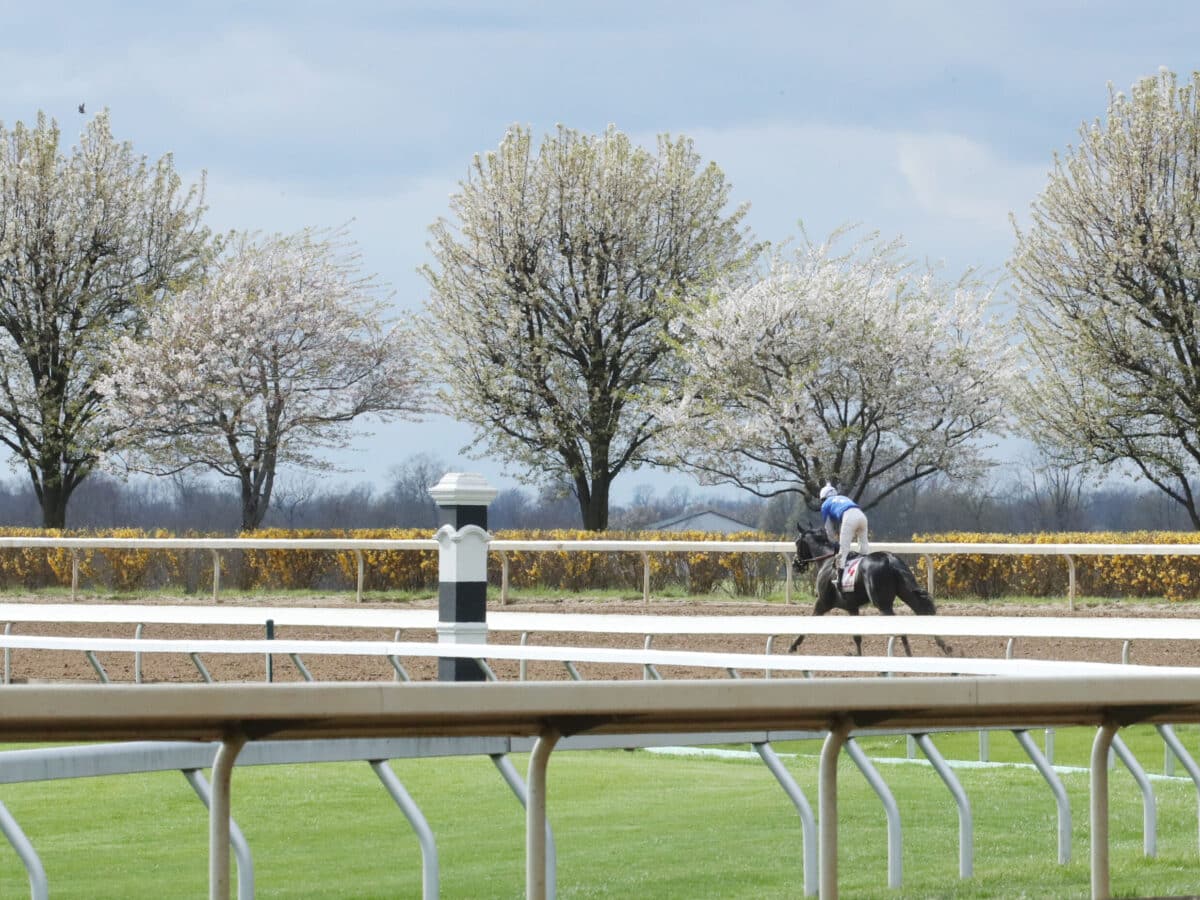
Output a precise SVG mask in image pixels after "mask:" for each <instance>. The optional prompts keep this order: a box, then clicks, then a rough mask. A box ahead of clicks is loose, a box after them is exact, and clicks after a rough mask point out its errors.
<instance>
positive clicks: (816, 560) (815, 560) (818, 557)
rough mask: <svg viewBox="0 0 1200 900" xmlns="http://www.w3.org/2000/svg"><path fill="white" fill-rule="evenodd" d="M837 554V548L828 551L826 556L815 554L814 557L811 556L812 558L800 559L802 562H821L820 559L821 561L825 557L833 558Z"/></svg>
mask: <svg viewBox="0 0 1200 900" xmlns="http://www.w3.org/2000/svg"><path fill="white" fill-rule="evenodd" d="M835 556H837V551H836V550H830V551H829V552H828V553H826V554H825V555H824V556H813V557H810V558H808V559H802V560H800V562H806V563H814V562H820V561H821V560H823V559H832V558H833V557H835Z"/></svg>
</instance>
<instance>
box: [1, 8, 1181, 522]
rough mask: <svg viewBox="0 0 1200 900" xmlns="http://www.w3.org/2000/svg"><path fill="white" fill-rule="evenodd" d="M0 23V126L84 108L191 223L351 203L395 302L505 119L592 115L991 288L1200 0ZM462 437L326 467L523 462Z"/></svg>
mask: <svg viewBox="0 0 1200 900" xmlns="http://www.w3.org/2000/svg"><path fill="white" fill-rule="evenodd" d="M0 22H2V23H3V27H0V121H2V122H3V123H4V125H5V126H7V127H11V126H12V125H13V124H14V123H15V122H17V121H22V122H26V123H32V122H33V121H34V120H35V119H36V116H37V114H38V112H39V111H43V112H45V113H46V114H47V115H48V116H51V117H53V118H54V119H55V120H57V122H58V123H59V125H60V126H61V127H62V130H63V135H64V143H66V144H72V145H73V144H74V143H75V140H76V139H77V137H78V135H79V132H80V131H81V130H82V127H83V125H84V123H85V121H86V120H87V119H88V118H89V117H90V116H91V115H92V114H93V113H94V112H95V111H98V110H99V109H101V108H107V109H108V110H109V111H110V115H111V119H112V129H113V133H114V136H115V137H116V138H117V139H118V140H122V141H125V140H127V141H130V142H131V143H132V144H133V146H134V149H135V150H136V151H137V152H138V153H140V154H144V155H146V156H147V157H149V158H151V159H157V158H158V157H160V156H162V155H163V154H165V153H171V154H172V155H173V158H174V161H175V165H176V167H177V169H178V170H179V172H180V173H181V174H182V175H183V177H184V178H185V180H187V181H189V182H194V181H198V180H199V179H200V178H201V177H204V178H205V179H206V184H207V204H208V207H209V211H208V224H209V225H210V226H211V227H213V228H214V229H217V230H221V231H223V230H227V229H238V230H249V231H254V230H260V231H265V232H293V231H298V230H300V229H302V228H305V227H308V226H338V225H343V224H346V223H349V225H348V230H349V233H350V235H351V237H352V238H353V239H354V240H355V241H356V243H357V244H358V247H359V249H360V250H361V252H362V259H363V266H364V269H365V270H366V271H368V272H372V273H375V274H376V275H377V276H378V278H379V279H380V280H381V281H382V282H385V283H386V284H388V285H390V288H391V290H392V291H394V294H393V295H392V300H391V302H392V303H393V305H394V311H395V313H396V315H397V316H411V315H413V314H415V313H416V312H417V311H419V310H420V309H421V307H422V305H423V303H424V302H425V300H426V298H427V295H428V290H427V286H426V284H425V281H424V279H423V278H421V277H420V275H419V274H418V271H417V270H418V268H419V267H420V266H421V265H422V264H424V263H426V262H428V261H429V260H430V255H429V251H428V247H427V240H428V229H429V226H430V224H432V223H433V222H434V221H435V220H436V219H437V218H438V217H440V216H447V215H448V214H449V197H450V195H451V194H453V193H454V192H455V190H456V189H457V186H458V184H459V183H460V181H462V180H463V179H464V178H465V177H466V175H467V170H468V166H469V164H470V161H471V159H472V157H473V156H474V155H475V154H477V153H484V152H487V151H488V150H491V149H494V148H495V147H496V146H497V145H498V144H499V143H500V141H501V139H502V137H503V135H504V132H505V130H506V128H507V127H508V126H509V125H511V124H514V123H517V124H521V125H524V126H528V127H530V128H531V129H532V130H533V131H534V133H535V134H536V135H544V134H547V133H550V132H552V131H553V130H554V128H555V126H556V125H558V124H563V125H566V126H568V127H571V128H574V129H578V130H581V131H589V132H599V131H601V130H603V129H604V128H605V127H606V126H607V125H609V124H612V125H615V126H616V127H617V128H619V129H621V130H622V131H624V132H626V133H627V134H629V135H630V136H631V137H632V138H633V139H634V140H636V141H638V142H639V143H643V144H645V145H647V146H649V147H653V146H654V141H655V137H656V136H657V135H659V134H661V133H664V132H665V133H670V134H672V135H681V134H682V135H686V136H688V137H690V138H692V139H693V141H694V144H695V149H696V150H697V152H698V153H699V154H700V155H701V156H702V157H703V158H704V159H705V160H711V161H713V162H715V163H716V164H717V165H718V166H719V167H720V168H721V169H722V171H723V172H724V173H725V176H726V178H727V180H728V181H729V183H730V184H731V185H732V202H733V203H734V204H741V203H749V204H750V212H749V216H748V220H747V221H748V224H749V225H750V227H751V228H752V229H753V231H754V234H755V236H756V237H757V238H758V239H760V240H767V241H771V242H773V243H775V242H781V241H784V240H787V239H788V238H789V237H795V236H796V235H797V234H798V231H799V224H800V223H801V222H802V223H803V225H804V227H805V229H806V230H807V231H808V233H809V234H811V235H813V236H814V237H821V236H824V235H826V234H828V233H829V232H830V231H832V230H833V229H835V228H837V227H839V226H841V225H844V224H848V223H858V224H859V225H860V226H861V227H864V228H867V229H871V230H875V229H878V230H880V231H881V232H882V233H883V234H884V235H886V236H896V235H899V236H902V237H903V238H904V240H905V241H906V243H907V245H908V252H909V253H910V254H911V255H912V256H913V257H914V258H915V259H918V260H922V261H929V262H932V263H939V264H942V265H944V266H945V271H946V272H947V274H953V273H961V272H962V271H963V270H965V269H966V268H968V267H976V268H978V269H981V270H982V271H983V272H985V273H991V274H992V275H993V276H994V278H995V280H996V282H997V284H998V286H999V287H1000V290H1001V292H1003V285H1004V278H1003V272H1004V264H1005V261H1006V260H1007V258H1008V255H1009V252H1010V251H1011V248H1012V245H1013V242H1014V232H1013V226H1012V224H1011V223H1010V214H1011V215H1013V216H1015V217H1016V220H1017V222H1018V223H1020V222H1021V221H1023V220H1024V219H1025V218H1026V217H1027V211H1028V209H1029V206H1030V203H1032V202H1033V201H1034V199H1035V198H1036V196H1037V194H1038V193H1039V191H1041V190H1042V189H1043V188H1044V187H1045V184H1046V179H1047V175H1048V173H1049V171H1050V169H1051V167H1052V165H1053V159H1054V154H1055V153H1056V152H1060V153H1061V152H1064V151H1066V150H1067V149H1068V148H1069V146H1070V145H1071V144H1073V143H1075V142H1076V140H1077V136H1078V131H1079V128H1080V126H1081V125H1082V124H1083V123H1086V122H1091V121H1093V120H1095V119H1097V118H1102V117H1103V115H1104V111H1105V108H1106V104H1107V100H1108V90H1109V85H1110V84H1111V85H1112V86H1113V87H1115V88H1116V89H1117V90H1125V91H1128V89H1129V87H1130V86H1131V85H1132V84H1133V82H1135V81H1136V80H1138V79H1140V78H1143V77H1146V76H1151V75H1154V74H1156V73H1157V72H1158V70H1159V69H1160V68H1161V67H1166V68H1168V69H1171V70H1173V71H1175V72H1177V73H1178V74H1179V75H1180V77H1181V78H1187V77H1190V74H1191V73H1192V71H1193V70H1194V69H1196V68H1198V67H1200V66H1198V63H1200V60H1198V58H1197V52H1196V47H1197V46H1200V43H1198V41H1197V38H1198V37H1200V5H1195V4H1191V3H1187V2H1184V0H1180V2H1161V0H1147V2H1142V3H1140V4H1137V5H1134V4H1131V3H1128V2H1119V3H1118V2H1105V0H1101V2H1083V0H1077V2H1054V0H1042V2H1026V0H1007V2H963V0H946V2H942V0H905V2H895V3H886V2H856V3H842V4H836V3H813V2H799V0H797V2H754V0H743V2H737V3H718V2H702V0H691V2H654V0H641V2H627V0H609V2H577V3H573V2H565V0H560V2H522V0H509V2H504V3H492V2H454V0H450V2H440V3H438V2H427V3H408V2H393V3H386V4H385V3H363V2H357V0H344V2H338V3H315V2H289V3H254V4H233V3H222V2H205V3H191V2H175V3H160V2H155V3H146V2H124V3H118V4H96V3H91V2H87V3H82V2H74V0H66V2H59V3H55V4H30V3H19V4H18V3H12V2H10V0H0ZM80 103H84V104H86V110H87V113H85V114H84V115H80V114H79V112H78V105H79V104H80ZM366 432H371V433H370V434H367V433H366ZM471 440H472V434H471V430H470V429H469V428H468V427H467V426H466V425H465V424H463V423H459V422H454V421H452V420H449V419H447V418H445V417H442V416H430V417H428V418H427V419H426V420H425V421H423V422H418V423H412V422H399V423H392V424H383V425H380V424H374V423H373V424H369V425H364V426H362V427H361V428H360V429H359V434H358V435H357V436H356V438H355V440H354V444H353V448H352V450H351V451H350V452H348V453H338V454H337V455H336V456H333V457H331V459H332V461H334V462H335V463H336V464H338V465H339V466H341V467H343V468H345V469H346V471H343V472H340V473H338V474H337V475H335V476H333V477H335V478H336V479H337V480H338V481H340V482H344V483H345V484H347V485H355V484H362V483H369V484H371V485H373V486H375V487H378V488H382V487H383V486H384V485H385V484H386V481H387V476H388V473H389V471H390V469H391V468H392V467H394V466H396V465H398V464H402V463H403V462H404V461H405V460H406V459H409V458H411V457H413V456H414V455H416V454H429V455H432V456H433V457H435V458H437V459H440V460H443V461H444V462H445V463H446V464H448V465H449V466H450V468H452V469H455V470H459V471H470V472H480V473H483V474H484V475H485V476H486V477H487V478H488V479H489V480H490V481H491V482H492V483H493V484H494V485H496V486H497V487H500V488H507V487H517V486H519V484H520V482H519V480H518V478H517V477H514V475H516V474H519V473H511V472H506V471H505V468H504V465H503V463H502V461H500V460H478V459H472V458H471V457H469V456H467V455H465V454H463V453H462V452H461V450H462V448H464V447H465V446H467V445H468V444H470V443H471ZM285 477H286V476H285ZM639 488H650V489H652V490H654V491H655V492H656V493H659V494H662V493H664V492H665V491H667V490H669V489H671V488H682V489H687V490H689V491H690V492H691V493H692V494H693V495H697V494H705V493H711V492H712V491H711V489H708V488H704V487H701V486H700V485H698V483H697V482H695V481H694V480H692V479H691V478H689V477H687V476H683V475H678V474H667V473H658V472H654V471H651V470H639V471H635V472H626V473H623V474H622V475H620V476H619V477H618V479H617V481H616V482H615V484H614V490H613V498H614V500H615V502H617V503H622V502H628V501H629V499H630V498H631V496H632V494H633V493H634V491H635V490H637V489H639Z"/></svg>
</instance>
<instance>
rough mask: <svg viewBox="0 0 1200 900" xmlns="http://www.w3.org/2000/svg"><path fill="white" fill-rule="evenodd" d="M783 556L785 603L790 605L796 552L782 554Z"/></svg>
mask: <svg viewBox="0 0 1200 900" xmlns="http://www.w3.org/2000/svg"><path fill="white" fill-rule="evenodd" d="M780 555H781V556H782V557H783V605H784V606H790V605H791V602H792V560H793V559H795V558H796V554H795V553H783V554H780Z"/></svg>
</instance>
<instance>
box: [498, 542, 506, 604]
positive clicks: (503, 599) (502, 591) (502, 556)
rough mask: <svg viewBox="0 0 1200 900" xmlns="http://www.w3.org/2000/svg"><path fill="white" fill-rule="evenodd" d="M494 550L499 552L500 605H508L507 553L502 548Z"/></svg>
mask: <svg viewBox="0 0 1200 900" xmlns="http://www.w3.org/2000/svg"><path fill="white" fill-rule="evenodd" d="M496 552H497V553H499V554H500V605H501V606H508V553H507V552H505V551H504V550H498V551H496Z"/></svg>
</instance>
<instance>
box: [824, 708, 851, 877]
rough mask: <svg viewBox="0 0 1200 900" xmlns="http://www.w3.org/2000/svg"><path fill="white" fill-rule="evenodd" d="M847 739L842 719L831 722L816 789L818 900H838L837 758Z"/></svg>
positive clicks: (848, 729) (848, 723) (846, 725)
mask: <svg viewBox="0 0 1200 900" xmlns="http://www.w3.org/2000/svg"><path fill="white" fill-rule="evenodd" d="M849 735H850V722H849V720H848V719H841V720H838V721H835V722H831V723H830V726H829V734H827V735H826V736H825V742H824V743H823V744H822V745H821V763H820V774H819V779H820V780H819V783H818V788H817V810H818V815H819V816H820V845H819V847H818V848H817V849H818V853H819V855H820V860H819V861H818V871H819V879H818V881H819V885H818V895H819V896H820V898H821V900H837V895H838V888H837V843H838V833H837V815H838V810H837V764H838V754H839V753H841V750H842V747H843V746H844V745H845V743H846V738H847V737H848V736H849Z"/></svg>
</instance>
